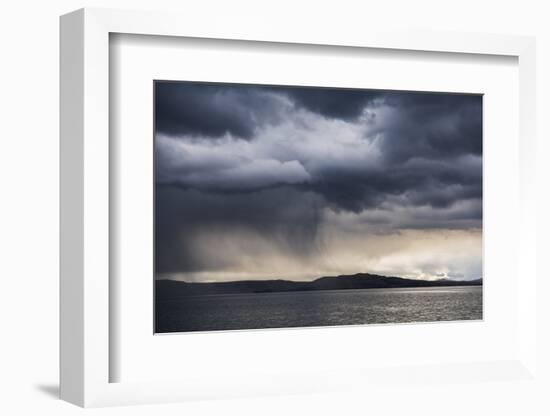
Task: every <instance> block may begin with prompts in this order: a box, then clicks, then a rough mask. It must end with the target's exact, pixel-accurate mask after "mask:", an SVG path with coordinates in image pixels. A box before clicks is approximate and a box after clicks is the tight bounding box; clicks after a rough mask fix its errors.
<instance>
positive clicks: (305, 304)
mask: <svg viewBox="0 0 550 416" xmlns="http://www.w3.org/2000/svg"><path fill="white" fill-rule="evenodd" d="M482 304H483V302H482V287H481V286H458V287H428V288H392V289H352V290H318V291H302V292H299V291H297V292H279V293H245V294H231V295H202V296H188V297H182V298H180V299H175V300H157V302H156V305H155V306H156V332H187V331H213V330H232V329H260V328H288V327H310V326H334V325H362V324H387V323H404V322H433V321H460V320H479V319H482V317H483V316H482V313H483V312H482V311H483V308H482Z"/></svg>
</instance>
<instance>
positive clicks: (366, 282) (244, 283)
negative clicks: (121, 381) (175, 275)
mask: <svg viewBox="0 0 550 416" xmlns="http://www.w3.org/2000/svg"><path fill="white" fill-rule="evenodd" d="M482 285H483V279H476V280H450V279H441V280H417V279H406V278H401V277H393V276H381V275H375V274H369V273H357V274H354V275H341V276H326V277H320V278H318V279H315V280H312V281H307V282H303V281H290V280H282V279H281V280H241V281H228V282H208V283H189V282H184V281H178V280H170V279H164V280H156V281H155V297H156V299H157V300H170V299H177V298H182V297H187V296H201V295H216V294H244V293H276V292H303V291H321V290H352V289H391V288H422V287H456V286H482Z"/></svg>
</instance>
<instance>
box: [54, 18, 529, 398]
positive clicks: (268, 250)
mask: <svg viewBox="0 0 550 416" xmlns="http://www.w3.org/2000/svg"><path fill="white" fill-rule="evenodd" d="M534 51H535V48H534V40H533V39H531V38H527V37H516V36H506V35H498V36H496V35H481V34H451V33H437V34H433V33H428V32H426V33H423V32H415V33H411V32H408V33H394V32H391V33H390V32H380V31H374V30H373V31H365V32H364V33H361V34H360V35H357V34H353V33H346V32H338V33H336V32H334V31H332V32H331V31H327V30H326V29H323V28H321V27H319V28H315V26H314V27H312V30H311V31H309V32H308V33H307V35H305V34H303V32H302V31H300V30H299V29H298V28H296V29H293V28H286V29H285V30H283V29H282V28H278V27H277V26H276V25H273V26H270V25H264V26H262V27H261V28H260V27H258V26H255V25H251V26H250V27H247V26H246V25H245V26H241V27H240V28H239V31H238V32H237V31H236V30H235V29H234V27H233V26H231V25H230V24H229V23H228V24H227V25H225V26H224V25H223V24H222V25H216V26H215V27H209V26H208V25H203V24H202V23H201V22H200V21H193V19H192V18H190V17H189V16H176V15H169V14H163V13H145V12H128V11H114V10H97V9H91V10H90V9H84V10H79V11H76V12H73V13H71V14H68V15H66V16H63V17H62V18H61V84H62V85H61V210H62V212H61V253H62V259H61V397H62V398H63V399H65V400H67V401H69V402H72V403H75V404H78V405H80V406H105V405H116V404H138V403H155V402H165V401H183V400H192V399H199V398H201V399H204V398H219V397H248V396H255V395H270V394H284V393H291V394H296V393H309V392H323V391H342V390H353V389H363V388H368V389H376V388H380V386H381V385H384V384H386V385H387V383H392V382H393V381H392V380H396V379H399V380H400V387H396V388H403V389H407V388H408V387H407V386H410V385H411V384H412V383H424V382H426V383H428V382H433V381H434V380H435V381H436V382H438V383H443V384H445V383H448V382H456V381H457V380H461V382H466V383H474V384H475V383H480V382H482V381H502V380H508V381H510V380H511V381H517V382H525V381H526V380H530V382H532V383H536V382H537V379H536V377H535V374H536V361H535V348H536V327H535V322H536V320H535V318H536V303H535V298H536V281H537V270H536V268H535V261H534V255H535V254H534V253H535V229H536V223H535V218H534V216H533V215H532V213H533V212H534V204H535V202H534V198H533V193H534V191H533V189H532V187H531V185H530V183H531V181H532V179H533V176H534V163H533V162H534V149H533V143H534V139H535V132H534V116H535V111H534V107H535V99H534V92H535V78H534V65H535V64H534V59H535V52H534ZM518 149H519V152H518ZM504 224H505V226H504ZM520 270H521V273H520V272H519V271H520ZM405 346H406V347H405ZM405 350H406V353H404V351H405ZM229 357H230V358H229ZM449 388H452V386H449Z"/></svg>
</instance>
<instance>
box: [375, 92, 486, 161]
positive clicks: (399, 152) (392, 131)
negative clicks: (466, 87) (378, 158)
mask: <svg viewBox="0 0 550 416" xmlns="http://www.w3.org/2000/svg"><path fill="white" fill-rule="evenodd" d="M383 103H384V104H385V105H387V106H388V107H389V108H391V109H393V110H395V114H393V115H392V116H390V117H389V119H388V120H386V121H382V122H381V123H379V125H378V129H377V130H376V132H378V133H380V134H383V136H384V137H383V148H384V153H385V155H386V157H387V158H388V159H389V160H394V161H399V162H401V161H406V160H408V159H410V158H411V157H417V158H418V157H423V158H428V159H430V158H432V159H439V160H440V159H441V158H443V159H449V158H452V157H456V156H460V155H465V154H472V155H481V152H482V124H481V123H482V119H481V117H482V107H481V105H482V102H481V96H478V95H468V94H435V93H397V92H391V93H386V94H385V95H384V97H383Z"/></svg>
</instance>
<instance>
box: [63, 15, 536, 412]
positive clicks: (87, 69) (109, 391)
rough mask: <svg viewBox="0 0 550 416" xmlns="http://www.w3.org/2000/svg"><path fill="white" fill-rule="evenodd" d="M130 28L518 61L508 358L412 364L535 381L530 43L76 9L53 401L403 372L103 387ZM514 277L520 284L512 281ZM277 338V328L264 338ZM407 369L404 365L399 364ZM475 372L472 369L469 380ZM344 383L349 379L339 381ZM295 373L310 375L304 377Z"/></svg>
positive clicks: (70, 34) (247, 391)
mask: <svg viewBox="0 0 550 416" xmlns="http://www.w3.org/2000/svg"><path fill="white" fill-rule="evenodd" d="M112 33H122V34H139V35H155V36H171V37H191V38H205V39H227V40H247V41H260V42H280V43H281V44H305V45H332V46H334V47H356V48H381V49H388V50H411V51H430V52H438V53H460V54H483V55H504V56H511V57H515V58H517V59H518V62H519V64H518V65H519V87H520V92H519V115H518V116H519V137H520V149H519V163H520V178H518V181H519V185H520V203H521V206H520V214H519V222H518V224H517V227H518V233H519V238H518V243H517V247H518V253H517V254H518V265H517V267H518V270H522V272H523V273H524V275H522V283H525V284H522V286H521V288H519V289H518V294H517V302H518V303H517V320H518V326H519V335H518V340H519V345H518V348H517V351H518V354H517V356H515V357H510V359H509V360H505V361H503V360H499V361H494V362H491V361H483V362H476V363H469V364H464V363H462V364H460V365H457V364H455V363H441V364H440V365H438V366H435V367H434V366H433V365H430V366H423V365H422V363H418V364H419V365H418V368H417V369H416V370H415V371H416V373H415V374H416V376H415V377H419V378H420V379H426V378H433V377H434V374H435V373H438V374H439V373H446V374H447V375H448V376H449V377H452V378H454V379H461V380H463V381H466V382H467V381H471V382H479V377H478V376H479V374H483V373H484V374H485V377H487V374H492V376H491V377H493V378H496V379H498V378H499V377H502V378H503V379H507V380H510V379H512V380H516V379H517V380H518V381H521V380H525V379H533V378H534V377H536V368H537V365H536V345H537V340H536V313H537V312H536V301H535V299H536V280H537V278H538V275H537V270H536V266H535V264H536V261H535V252H536V250H535V247H536V241H535V240H536V236H535V230H536V218H535V216H534V215H533V213H534V212H535V211H536V207H535V204H536V199H535V191H534V189H533V183H534V177H535V163H534V161H535V148H534V144H535V127H534V126H535V124H536V123H535V121H536V120H535V114H536V113H535V88H536V84H535V41H534V39H533V38H530V37H518V36H508V35H487V34H464V33H431V32H410V31H407V32H402V33H399V32H395V31H386V32H384V31H377V30H368V29H367V30H364V31H363V30H361V31H360V33H357V32H354V31H352V30H350V31H349V32H346V31H338V33H336V32H329V31H327V30H326V29H325V28H323V27H316V26H315V25H312V27H311V28H309V30H308V31H307V32H304V31H302V30H300V29H299V28H293V27H285V28H284V30H283V29H282V28H281V27H280V26H279V25H277V24H275V23H274V24H273V25H269V24H267V25H266V24H265V22H262V24H261V25H259V24H255V23H254V22H250V23H249V24H248V25H246V24H241V25H238V27H237V26H234V25H232V24H231V22H225V24H224V23H223V21H221V22H217V23H216V25H206V24H204V22H202V21H200V20H194V19H193V18H192V16H188V15H187V16H186V15H177V14H168V13H151V12H136V11H120V10H107V9H82V10H78V11H75V12H73V13H70V14H68V15H65V16H63V17H62V18H61V236H60V239H61V282H60V286H61V307H60V309H61V310H60V319H61V322H60V325H61V339H60V350H61V351H60V358H61V369H60V375H61V377H60V378H61V389H60V394H61V398H62V399H64V400H66V401H69V402H71V403H74V404H77V405H80V406H85V407H88V406H107V405H119V404H138V403H158V402H167V401H182V400H190V399H195V398H210V397H242V396H253V395H259V394H273V393H276V394H280V393H285V392H286V393H300V392H319V391H324V390H334V389H342V388H344V389H345V388H347V387H349V385H351V384H355V385H359V386H360V385H362V384H364V385H367V384H369V383H377V382H380V381H381V380H389V379H390V376H388V374H390V375H391V377H396V376H398V377H402V376H403V374H401V373H400V372H399V369H395V368H394V369H390V368H380V369H377V370H371V371H369V372H368V374H367V373H364V372H361V371H351V372H350V370H349V369H348V370H346V369H341V370H333V372H332V373H331V376H330V377H327V378H326V379H319V378H317V379H312V376H311V375H296V374H289V373H284V372H283V373H281V374H278V375H277V376H273V377H271V378H270V379H269V380H263V381H258V380H254V381H246V380H237V382H235V383H234V384H233V385H231V386H227V388H225V389H221V388H212V386H211V385H210V384H209V383H208V380H196V379H193V380H188V381H174V382H170V381H162V382H146V383H126V382H117V383H114V382H110V380H111V378H110V373H109V366H110V363H111V362H112V361H113V360H115V359H116V357H114V356H113V353H112V351H111V350H110V347H109V346H110V342H109V339H110V337H111V336H113V334H112V333H110V331H111V330H112V328H111V327H110V308H111V309H112V308H113V305H112V304H111V303H112V302H113V299H112V298H111V297H110V295H109V293H110V291H111V290H112V287H111V286H110V281H109V275H110V268H111V267H112V264H111V262H110V258H109V240H110V202H109V201H110V194H109V192H110V186H109V184H110V174H109V171H110V165H111V164H112V163H113V161H112V160H111V159H110V154H109V135H110V132H109V116H110V114H109V92H110V86H109V35H110V34H112ZM523 279H525V280H523ZM275 336H276V335H275ZM405 372H406V371H405ZM409 373H410V371H409ZM476 374H477V375H476ZM343 378H349V379H350V380H353V383H351V381H350V382H347V383H344V384H343V383H341V382H340V381H339V380H342V379H343ZM306 380H309V381H313V382H306Z"/></svg>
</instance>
